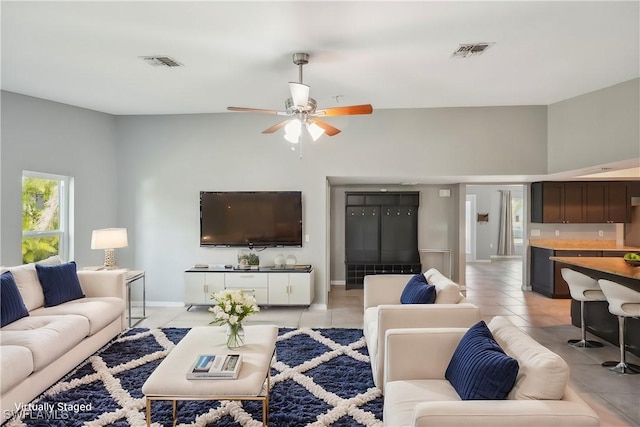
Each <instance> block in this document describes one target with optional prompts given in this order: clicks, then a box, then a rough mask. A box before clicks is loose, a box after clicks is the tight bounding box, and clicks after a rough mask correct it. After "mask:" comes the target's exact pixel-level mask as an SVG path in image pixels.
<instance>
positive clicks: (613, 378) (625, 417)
mask: <svg viewBox="0 0 640 427" xmlns="http://www.w3.org/2000/svg"><path fill="white" fill-rule="evenodd" d="M521 278H522V270H521V263H520V261H519V260H502V261H493V262H491V263H469V264H468V266H467V286H466V288H467V290H466V294H467V298H468V299H469V301H470V302H472V303H474V304H476V305H478V306H479V307H480V308H481V312H482V316H483V319H484V320H485V321H489V320H491V318H492V317H493V316H496V315H500V316H506V317H508V318H509V319H510V320H511V321H512V322H513V323H514V324H516V325H518V326H519V327H520V328H522V329H523V330H524V331H526V332H527V333H529V335H531V336H532V337H533V338H535V339H536V340H537V341H538V342H540V343H541V344H543V345H545V346H546V347H548V348H550V349H551V350H552V351H554V352H556V353H557V354H559V355H560V356H562V357H563V358H564V359H565V360H566V361H567V363H568V364H569V366H570V367H571V384H572V387H573V388H574V389H575V390H576V391H578V392H579V393H580V395H581V396H582V397H583V398H584V399H585V400H587V402H588V403H589V404H590V405H591V406H592V408H594V410H595V411H596V412H597V413H598V414H599V416H600V419H601V425H602V426H603V427H614V426H615V427H617V426H634V427H640V375H618V374H616V373H613V372H610V371H608V370H607V369H606V368H603V367H601V366H600V363H601V362H603V361H605V360H618V358H619V350H618V348H617V347H615V346H613V345H611V344H607V345H605V347H603V348H599V349H577V348H573V347H570V346H568V345H567V344H566V341H567V339H570V338H578V337H579V333H580V330H579V328H576V327H574V326H572V325H571V320H570V316H569V305H570V300H557V299H550V298H546V297H544V296H542V295H539V294H536V293H533V292H530V291H522V290H521V289H520V287H521V280H522V279H521ZM362 313H363V292H362V290H345V289H344V287H341V286H333V287H332V289H331V292H329V304H328V310H326V311H324V310H309V309H307V308H300V307H291V308H268V307H267V308H264V309H262V310H261V312H260V313H258V314H256V315H254V316H252V317H251V318H249V319H248V320H247V324H252V323H253V324H259V323H275V324H277V325H279V326H283V327H314V328H328V327H336V328H361V327H362ZM147 315H148V317H147V319H145V320H144V321H143V322H141V323H140V324H139V325H138V326H139V327H150V328H156V327H179V328H188V327H193V326H197V325H206V324H208V323H209V321H210V320H211V315H210V313H209V312H208V311H207V309H206V308H205V307H193V308H191V310H189V311H187V310H186V308H184V307H149V308H147ZM590 338H593V339H597V337H590ZM628 358H629V361H630V362H633V363H640V358H638V357H635V356H632V355H629V356H628Z"/></svg>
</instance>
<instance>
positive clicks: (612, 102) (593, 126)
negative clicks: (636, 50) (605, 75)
mask: <svg viewBox="0 0 640 427" xmlns="http://www.w3.org/2000/svg"><path fill="white" fill-rule="evenodd" d="M548 116H549V119H548V121H549V152H548V156H549V157H548V163H549V173H555V172H561V171H566V170H573V169H580V168H584V167H589V166H593V165H600V164H605V163H609V162H616V161H620V160H627V159H633V158H639V157H640V79H634V80H629V81H627V82H624V83H620V84H617V85H615V86H611V87H609V88H606V89H602V90H598V91H595V92H591V93H588V94H585V95H581V96H577V97H575V98H571V99H567V100H565V101H562V102H558V103H556V104H552V105H549V109H548Z"/></svg>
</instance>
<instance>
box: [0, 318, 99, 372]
mask: <svg viewBox="0 0 640 427" xmlns="http://www.w3.org/2000/svg"><path fill="white" fill-rule="evenodd" d="M88 334H89V321H88V320H87V318H86V317H84V316H76V315H72V314H68V315H64V316H29V317H23V318H22V319H18V320H16V321H15V322H13V323H10V324H8V325H7V326H5V327H4V328H2V329H1V330H0V345H1V346H5V345H17V346H20V347H26V348H28V349H29V350H30V351H31V354H32V355H33V370H34V371H39V370H40V369H43V368H46V367H47V366H48V365H49V364H50V363H51V362H53V361H54V360H56V359H58V358H59V357H60V356H62V355H63V354H65V353H67V352H69V351H72V349H73V347H75V346H76V345H77V344H78V343H79V342H80V341H82V340H83V339H84V338H85V337H86V336H87V335H88Z"/></svg>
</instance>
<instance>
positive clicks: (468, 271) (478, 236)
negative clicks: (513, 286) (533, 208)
mask: <svg viewBox="0 0 640 427" xmlns="http://www.w3.org/2000/svg"><path fill="white" fill-rule="evenodd" d="M505 191H509V194H510V195H511V203H510V206H508V207H506V208H507V209H508V211H509V213H510V218H511V223H512V224H511V234H512V236H513V241H512V242H513V249H512V251H510V252H509V251H507V252H506V253H504V252H503V253H499V252H498V246H499V245H498V243H499V234H500V227H501V221H500V214H501V210H502V209H503V208H505V207H503V206H502V193H503V192H505ZM526 213H527V201H526V189H525V186H524V185H522V184H514V185H507V184H505V185H495V184H492V185H490V184H479V185H467V186H466V199H465V225H466V227H465V229H466V230H465V233H466V236H465V237H466V238H465V243H466V264H465V276H466V282H467V284H470V283H471V282H473V278H474V276H477V275H476V274H474V272H475V270H477V268H478V266H479V265H482V269H483V270H486V271H485V272H487V273H488V272H489V271H490V270H492V269H493V268H495V269H496V272H495V273H496V274H499V271H500V270H501V269H503V268H504V265H502V264H500V262H501V261H505V260H509V261H510V264H513V263H514V262H515V263H517V264H519V265H518V268H517V269H516V270H515V271H514V272H516V271H517V273H516V274H514V275H517V276H518V279H516V280H519V281H520V283H519V286H520V287H522V284H523V283H524V282H525V274H524V271H525V264H526V262H525V258H526V254H527V248H526V242H527V239H526V230H525V228H526V223H527V221H526V217H527V215H526Z"/></svg>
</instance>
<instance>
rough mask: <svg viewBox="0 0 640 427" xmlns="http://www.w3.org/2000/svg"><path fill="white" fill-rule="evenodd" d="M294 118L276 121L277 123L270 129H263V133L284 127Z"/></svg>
mask: <svg viewBox="0 0 640 427" xmlns="http://www.w3.org/2000/svg"><path fill="white" fill-rule="evenodd" d="M291 120H292V119H289V120H283V121H281V122H280V123H276V124H275V125H273V126H271V127H270V128H268V129H265V130H263V131H262V133H274V132H276V131H278V130H280V129H282V128H283V127H285V126H286V125H287V123H289V122H290V121H291Z"/></svg>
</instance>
